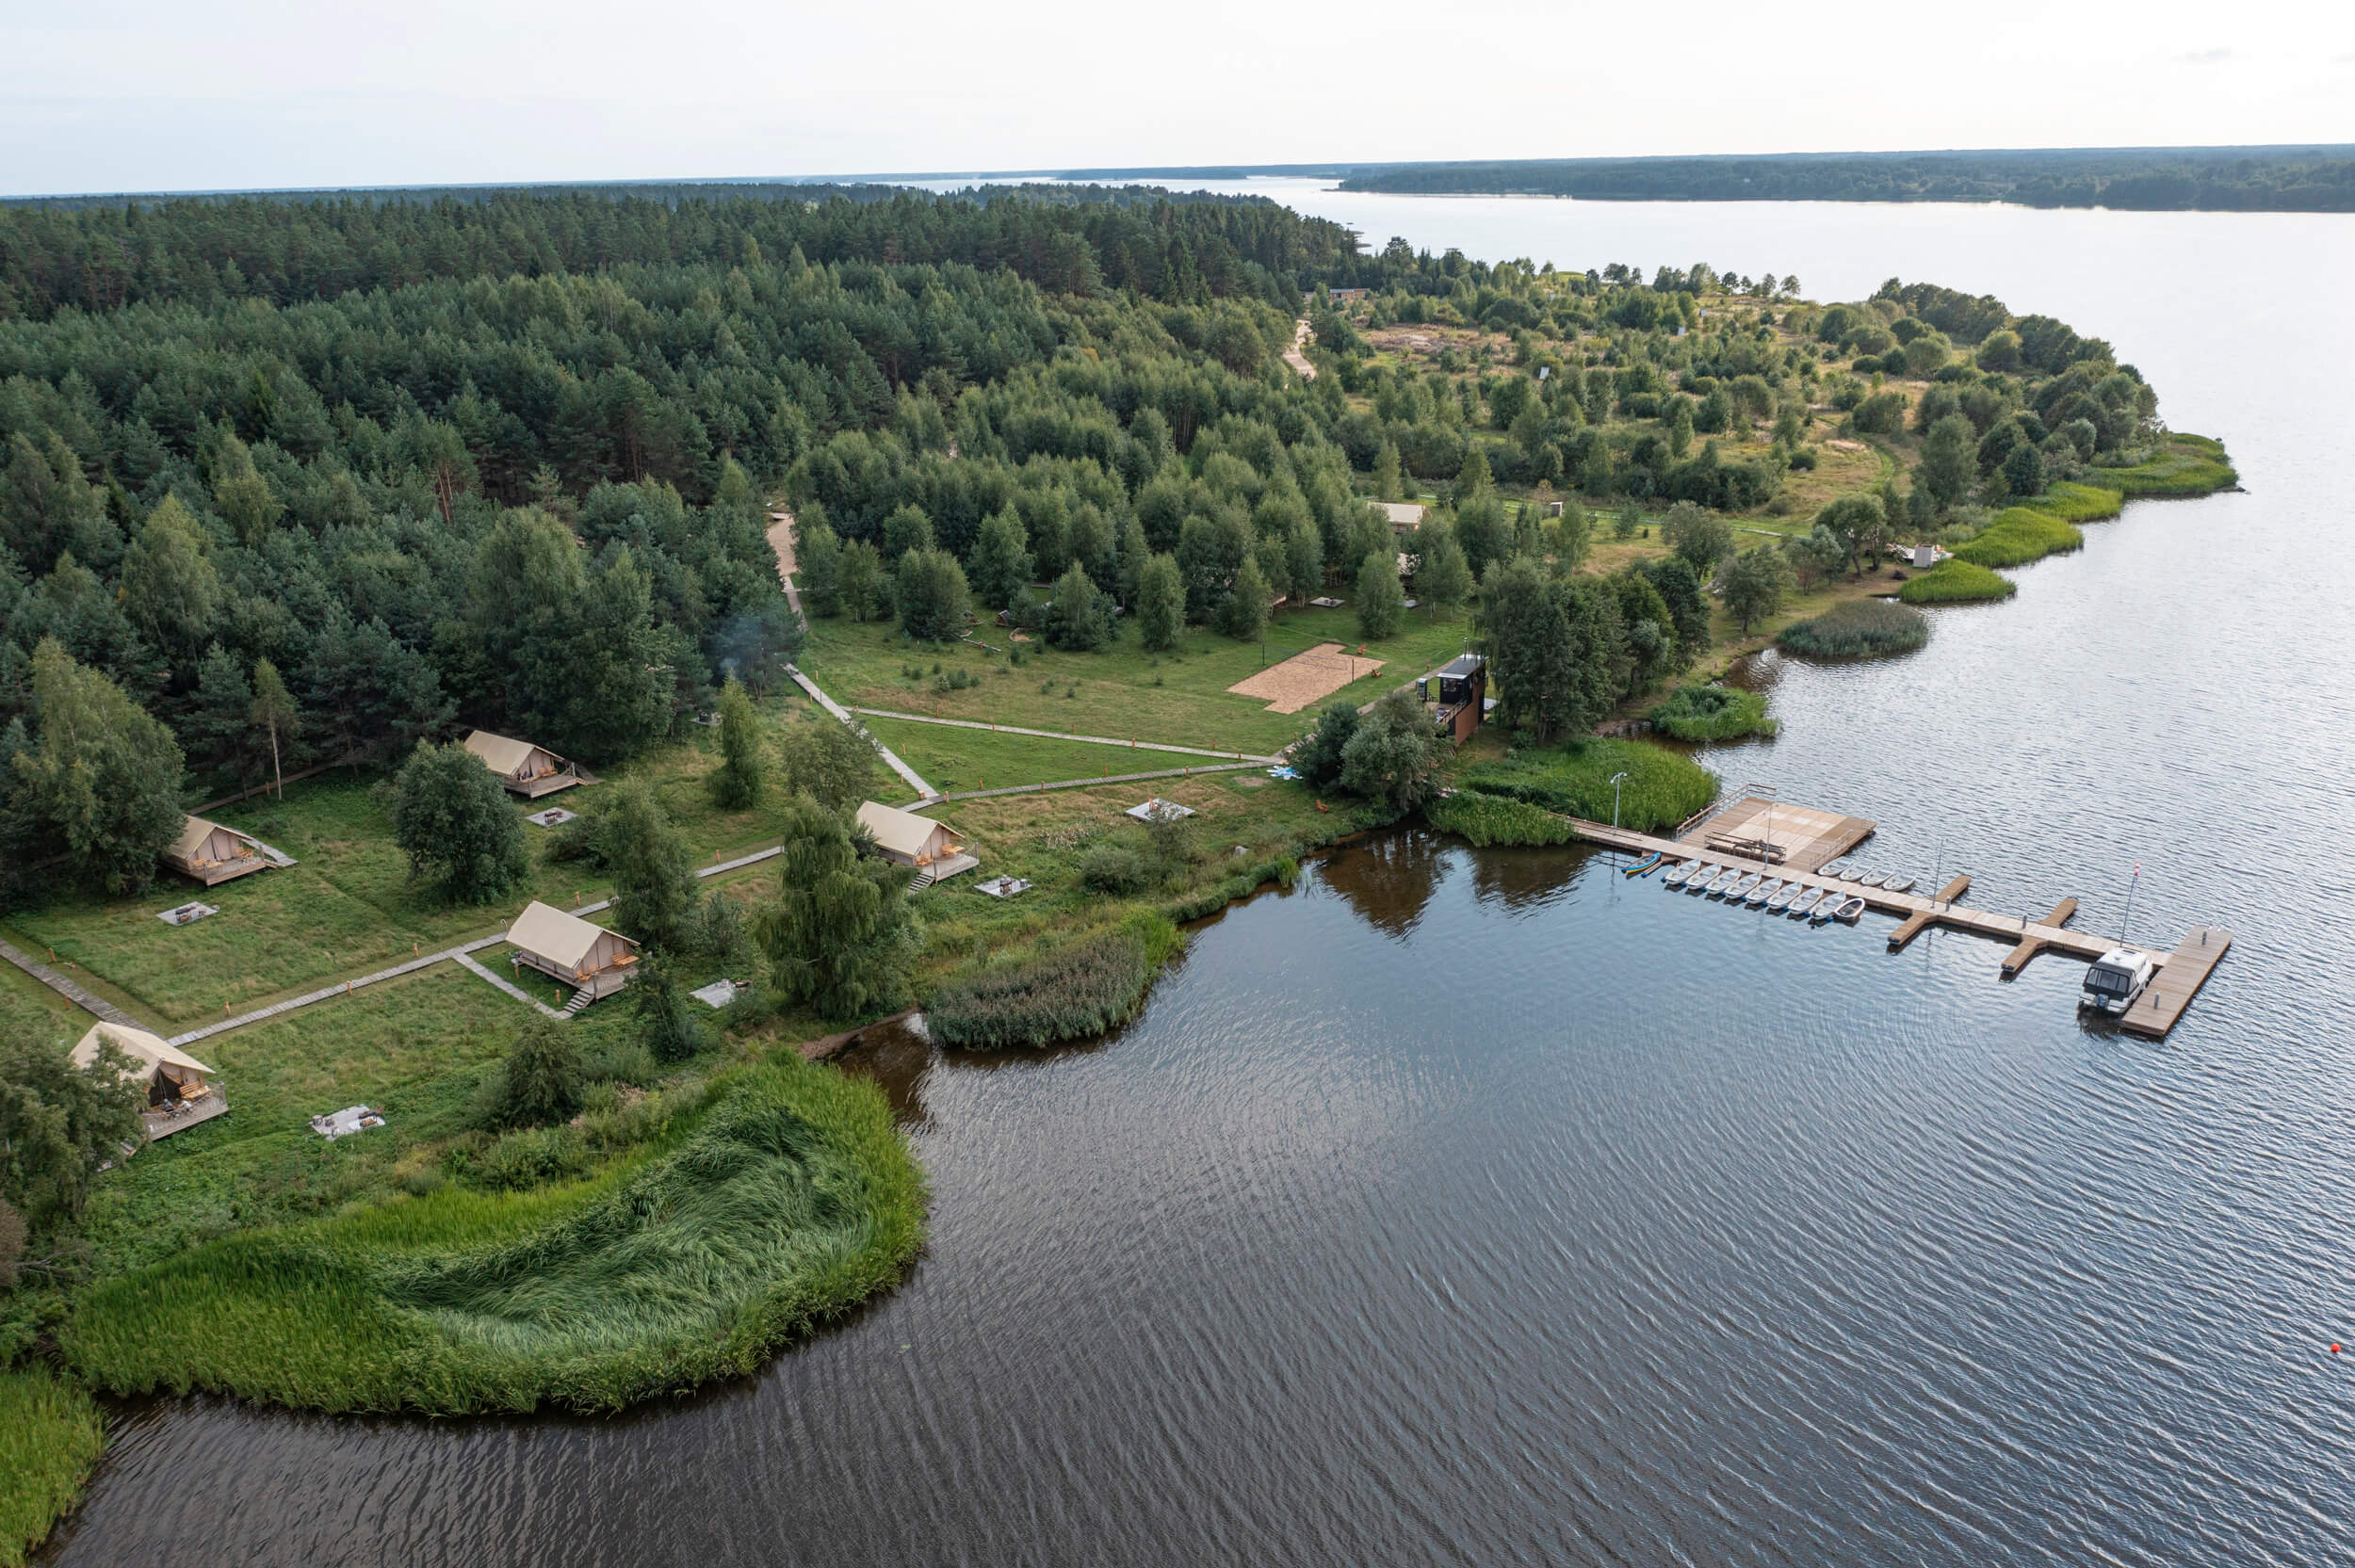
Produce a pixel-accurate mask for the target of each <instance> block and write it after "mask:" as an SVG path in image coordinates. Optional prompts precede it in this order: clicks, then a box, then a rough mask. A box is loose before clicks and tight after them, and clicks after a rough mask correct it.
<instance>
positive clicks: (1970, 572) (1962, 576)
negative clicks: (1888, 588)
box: [1897, 559, 2020, 605]
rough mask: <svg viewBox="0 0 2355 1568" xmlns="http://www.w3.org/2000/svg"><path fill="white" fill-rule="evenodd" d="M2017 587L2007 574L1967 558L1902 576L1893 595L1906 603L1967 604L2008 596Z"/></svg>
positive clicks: (1947, 561) (1945, 562)
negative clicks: (1905, 576)
mask: <svg viewBox="0 0 2355 1568" xmlns="http://www.w3.org/2000/svg"><path fill="white" fill-rule="evenodd" d="M2019 591H2020V585H2019V584H2018V583H2015V582H2013V581H2012V580H2011V579H2010V578H2009V577H1999V576H1997V575H1996V574H1994V573H1992V572H1990V571H1989V570H1988V569H1987V568H1986V567H1984V566H1980V565H1977V564H1976V563H1974V562H1972V561H1967V560H1960V559H1957V560H1942V561H1940V562H1939V563H1938V564H1937V565H1936V566H1933V567H1931V568H1930V569H1929V570H1928V571H1927V572H1925V573H1923V574H1921V575H1920V576H1918V577H1908V579H1906V586H1905V587H1903V588H1901V589H1899V590H1897V597H1898V598H1900V599H1902V600H1904V601H1905V602H1906V603H1907V604H1908V605H1970V604H1978V603H1981V602H1983V601H1986V600H1990V599H2008V598H2010V597H2011V596H2012V595H2013V594H2015V593H2017V592H2019Z"/></svg>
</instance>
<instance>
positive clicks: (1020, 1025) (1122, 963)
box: [924, 911, 1185, 1049]
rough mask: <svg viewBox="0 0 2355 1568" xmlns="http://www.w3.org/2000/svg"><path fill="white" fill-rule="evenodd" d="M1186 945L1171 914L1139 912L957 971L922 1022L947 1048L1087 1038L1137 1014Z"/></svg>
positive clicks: (992, 1046)
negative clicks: (1105, 927)
mask: <svg viewBox="0 0 2355 1568" xmlns="http://www.w3.org/2000/svg"><path fill="white" fill-rule="evenodd" d="M1184 943H1185V939H1184V938H1183V937H1182V936H1181V935H1179V934H1178V928H1177V927H1176V926H1175V925H1173V924H1172V923H1171V922H1170V921H1169V920H1168V919H1166V918H1165V917H1163V916H1161V915H1159V914H1155V913H1150V912H1147V911H1140V912H1138V913H1134V914H1132V915H1130V916H1129V919H1128V920H1127V921H1125V922H1124V923H1123V924H1122V925H1121V926H1120V928H1119V929H1116V930H1109V931H1096V932H1094V933H1092V934H1090V935H1087V936H1083V937H1080V938H1079V939H1078V940H1076V941H1071V940H1061V941H1055V942H1053V943H1052V944H1051V945H1050V946H1045V947H1043V948H1041V949H1039V950H1036V951H1033V952H1031V953H1029V954H1027V955H1024V956H1020V957H1015V958H1007V959H1000V960H999V961H998V962H992V963H988V964H985V965H983V967H981V968H979V969H977V970H974V971H972V972H970V973H968V974H965V975H960V976H957V977H956V978H952V979H950V980H949V981H948V982H947V983H946V984H944V985H943V986H942V987H941V988H940V989H939V991H937V992H936V993H934V996H933V999H932V1001H931V1003H930V1004H929V1005H927V1006H926V1008H925V1010H924V1020H925V1023H926V1025H927V1026H929V1027H930V1029H931V1031H932V1035H933V1038H934V1039H935V1040H937V1041H939V1042H940V1043H942V1044H944V1045H962V1046H970V1047H980V1048H985V1049H1004V1048H1006V1047H1009V1046H1017V1045H1030V1046H1038V1045H1051V1044H1053V1043H1056V1042H1058V1041H1064V1040H1084V1039H1086V1038H1088V1037H1089V1036H1091V1035H1098V1034H1102V1033H1103V1032H1104V1031H1105V1030H1107V1029H1110V1028H1113V1027H1115V1026H1119V1025H1121V1024H1125V1023H1127V1022H1128V1021H1129V1019H1131V1018H1133V1017H1135V1016H1136V1014H1137V1010H1138V1009H1139V1008H1141V1007H1143V1006H1144V1005H1145V993H1146V991H1147V990H1149V989H1150V988H1151V986H1152V984H1153V977H1154V976H1155V975H1157V974H1158V973H1160V971H1161V965H1162V963H1163V962H1166V961H1167V960H1168V959H1169V958H1170V957H1171V956H1172V955H1173V954H1175V953H1177V952H1178V950H1179V949H1180V948H1181V947H1182V946H1184Z"/></svg>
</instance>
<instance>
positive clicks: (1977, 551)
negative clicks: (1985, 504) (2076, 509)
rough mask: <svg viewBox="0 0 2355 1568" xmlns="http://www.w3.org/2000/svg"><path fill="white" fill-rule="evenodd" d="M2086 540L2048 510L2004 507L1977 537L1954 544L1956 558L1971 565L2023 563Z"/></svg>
mask: <svg viewBox="0 0 2355 1568" xmlns="http://www.w3.org/2000/svg"><path fill="white" fill-rule="evenodd" d="M2085 542H2086V536H2085V535H2084V534H2083V533H2081V532H2079V531H2078V529H2077V525H2075V524H2073V523H2065V522H2063V521H2061V519H2059V518H2057V517H2055V516H2054V515H2053V514H2052V513H2050V512H2048V511H2042V510H2039V509H2037V508H2035V507H2006V508H2005V509H2003V510H2002V511H1999V512H1997V513H1996V514H1995V521H1994V522H1992V523H1990V524H1989V525H1987V526H1986V527H1984V528H1982V529H1980V530H1979V536H1978V537H1977V538H1976V539H1973V540H1972V541H1971V542H1969V543H1968V544H1961V545H1957V546H1956V549H1955V558H1956V559H1957V560H1963V561H1969V562H1970V563H1972V564H1973V566H2024V565H2026V564H2027V563H2028V562H2029V561H2032V560H2041V559H2043V558H2045V557H2046V556H2049V555H2052V554H2053V553H2054V552H2055V551H2058V550H2074V549H2078V548H2080V547H2081V546H2083V545H2084V543H2085ZM1931 570H1933V571H1935V570H1937V569H1936V568H1935V567H1933V568H1932V569H1931Z"/></svg>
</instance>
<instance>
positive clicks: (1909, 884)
mask: <svg viewBox="0 0 2355 1568" xmlns="http://www.w3.org/2000/svg"><path fill="white" fill-rule="evenodd" d="M1881 891H1882V892H1883V893H1910V892H1912V891H1913V879H1912V878H1911V877H1892V878H1890V879H1889V880H1888V881H1885V882H1883V883H1881Z"/></svg>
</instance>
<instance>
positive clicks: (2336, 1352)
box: [2331, 1345, 2339, 1355]
mask: <svg viewBox="0 0 2355 1568" xmlns="http://www.w3.org/2000/svg"><path fill="white" fill-rule="evenodd" d="M2338 1353H2339V1348H2338V1347H2337V1346H2336V1345H2333V1346H2331V1354H2332V1355H2337V1354H2338Z"/></svg>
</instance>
